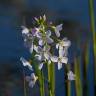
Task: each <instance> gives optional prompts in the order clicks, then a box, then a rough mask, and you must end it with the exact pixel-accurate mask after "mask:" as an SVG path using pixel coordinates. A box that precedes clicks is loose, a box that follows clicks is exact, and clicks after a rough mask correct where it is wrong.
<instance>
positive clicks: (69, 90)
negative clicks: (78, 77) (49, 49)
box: [66, 64, 71, 96]
mask: <svg viewBox="0 0 96 96" xmlns="http://www.w3.org/2000/svg"><path fill="white" fill-rule="evenodd" d="M66 68H67V71H69V70H70V65H69V64H68V65H67V66H66ZM67 96H71V82H70V81H67Z"/></svg>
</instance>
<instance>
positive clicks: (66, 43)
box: [62, 38, 71, 47]
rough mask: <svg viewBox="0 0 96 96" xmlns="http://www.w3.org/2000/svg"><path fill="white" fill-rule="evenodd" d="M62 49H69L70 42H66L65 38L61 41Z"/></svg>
mask: <svg viewBox="0 0 96 96" xmlns="http://www.w3.org/2000/svg"><path fill="white" fill-rule="evenodd" d="M62 44H63V45H62V46H64V47H69V46H70V45H71V41H70V40H68V39H67V38H64V39H63V43H62Z"/></svg>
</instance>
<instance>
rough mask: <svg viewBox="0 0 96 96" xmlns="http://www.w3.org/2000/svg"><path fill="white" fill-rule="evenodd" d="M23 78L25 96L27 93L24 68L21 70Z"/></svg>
mask: <svg viewBox="0 0 96 96" xmlns="http://www.w3.org/2000/svg"><path fill="white" fill-rule="evenodd" d="M23 79H24V96H27V93H26V81H25V72H24V70H23Z"/></svg>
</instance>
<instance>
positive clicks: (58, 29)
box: [55, 24, 63, 37]
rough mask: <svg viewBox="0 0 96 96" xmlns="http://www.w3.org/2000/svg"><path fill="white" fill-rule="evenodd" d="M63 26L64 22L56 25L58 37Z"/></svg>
mask: <svg viewBox="0 0 96 96" xmlns="http://www.w3.org/2000/svg"><path fill="white" fill-rule="evenodd" d="M62 26H63V24H60V25H57V26H56V27H55V34H56V36H57V37H60V31H61V30H62Z"/></svg>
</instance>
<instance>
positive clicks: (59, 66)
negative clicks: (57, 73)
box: [58, 62, 62, 70]
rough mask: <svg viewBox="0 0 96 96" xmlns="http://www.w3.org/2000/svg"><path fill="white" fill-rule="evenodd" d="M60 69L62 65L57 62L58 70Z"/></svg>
mask: <svg viewBox="0 0 96 96" xmlns="http://www.w3.org/2000/svg"><path fill="white" fill-rule="evenodd" d="M61 68H62V63H61V62H58V70H60V69H61Z"/></svg>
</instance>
